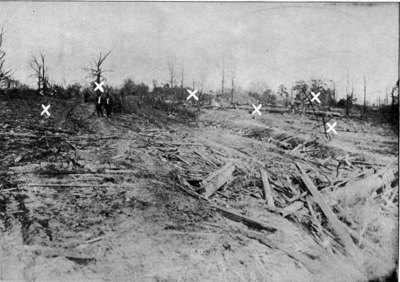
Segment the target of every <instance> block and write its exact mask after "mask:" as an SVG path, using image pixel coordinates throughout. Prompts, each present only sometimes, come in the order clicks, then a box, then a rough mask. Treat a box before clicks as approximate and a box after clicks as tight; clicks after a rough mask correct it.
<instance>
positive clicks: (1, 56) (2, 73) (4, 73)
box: [0, 27, 11, 87]
mask: <svg viewBox="0 0 400 282" xmlns="http://www.w3.org/2000/svg"><path fill="white" fill-rule="evenodd" d="M3 36H4V27H3V28H2V29H1V32H0V87H2V86H6V85H10V82H11V70H6V69H5V68H4V62H5V56H6V52H4V51H3V50H2V49H1V47H2V45H3V42H4V39H3Z"/></svg>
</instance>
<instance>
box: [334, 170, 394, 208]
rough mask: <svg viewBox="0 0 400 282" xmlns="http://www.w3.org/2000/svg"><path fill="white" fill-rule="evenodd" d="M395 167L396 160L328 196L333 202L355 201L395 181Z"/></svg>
mask: <svg viewBox="0 0 400 282" xmlns="http://www.w3.org/2000/svg"><path fill="white" fill-rule="evenodd" d="M395 167H396V165H395V162H393V163H391V164H390V165H388V166H387V167H386V168H383V169H382V170H380V171H379V172H378V173H376V174H374V175H372V176H369V177H366V178H364V179H362V180H359V181H355V182H353V183H349V184H348V185H346V186H344V187H343V188H340V189H337V190H335V191H333V192H331V193H329V196H328V197H329V199H330V200H331V201H332V202H336V201H341V202H345V203H346V204H352V203H355V202H356V201H357V200H359V199H363V198H366V197H368V196H369V195H370V194H371V193H372V192H374V191H376V190H378V189H379V188H380V187H382V186H383V185H385V184H390V182H392V181H394V180H395V179H396V176H395Z"/></svg>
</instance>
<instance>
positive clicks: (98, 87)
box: [94, 81, 104, 92]
mask: <svg viewBox="0 0 400 282" xmlns="http://www.w3.org/2000/svg"><path fill="white" fill-rule="evenodd" d="M94 84H96V88H95V89H94V91H96V90H100V91H101V92H104V89H103V84H104V81H103V82H101V83H100V84H98V83H97V82H96V81H95V82H94Z"/></svg>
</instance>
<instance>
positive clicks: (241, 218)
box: [164, 183, 277, 232]
mask: <svg viewBox="0 0 400 282" xmlns="http://www.w3.org/2000/svg"><path fill="white" fill-rule="evenodd" d="M164 185H165V186H168V185H167V184H165V183H164ZM185 185H187V186H188V188H186V187H185V186H183V185H179V184H176V186H177V187H178V188H179V189H181V190H182V191H184V192H185V193H187V194H189V195H190V196H192V197H195V198H197V199H199V200H201V201H202V202H203V203H205V204H207V205H208V206H211V207H213V208H214V209H215V210H216V211H217V212H219V213H220V214H221V215H222V216H224V217H226V218H228V219H230V220H233V221H236V222H241V223H243V224H245V225H247V226H249V227H251V228H256V229H260V230H266V231H269V232H276V231H277V229H276V228H275V227H272V226H269V225H267V224H266V223H264V222H260V221H258V220H255V219H252V218H250V217H247V216H245V215H242V214H240V213H238V212H237V211H235V210H232V209H226V208H223V207H219V206H217V205H215V204H213V203H211V202H210V201H209V200H208V199H207V198H205V197H204V196H203V195H200V194H198V193H196V192H194V191H193V190H192V189H191V188H189V187H190V184H189V183H186V184H185ZM169 187H170V186H169Z"/></svg>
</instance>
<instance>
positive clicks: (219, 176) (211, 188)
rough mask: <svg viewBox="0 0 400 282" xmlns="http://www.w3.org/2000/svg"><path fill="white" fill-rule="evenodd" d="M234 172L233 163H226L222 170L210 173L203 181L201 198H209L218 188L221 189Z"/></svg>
mask: <svg viewBox="0 0 400 282" xmlns="http://www.w3.org/2000/svg"><path fill="white" fill-rule="evenodd" d="M234 171H235V165H234V164H233V163H227V164H225V165H224V166H223V167H222V168H220V169H218V170H217V171H215V172H213V173H211V174H210V175H209V176H208V177H207V178H206V179H205V180H203V186H202V189H201V190H203V191H205V192H204V194H203V196H204V197H206V198H209V197H210V196H211V195H213V194H214V193H215V192H216V191H217V190H218V189H219V188H221V187H222V186H223V185H224V184H225V183H226V182H228V181H229V180H230V179H231V178H232V174H233V172H234Z"/></svg>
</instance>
